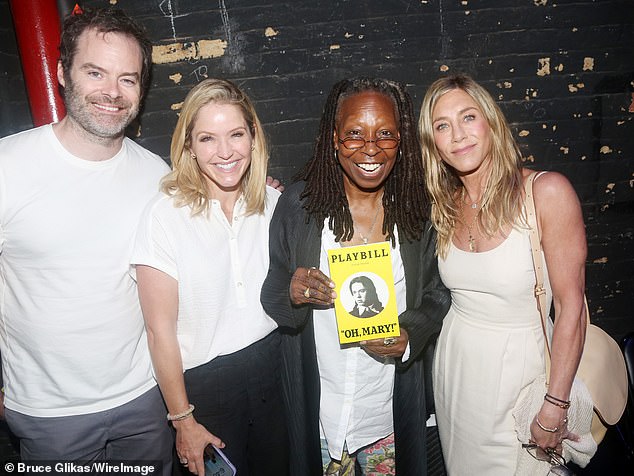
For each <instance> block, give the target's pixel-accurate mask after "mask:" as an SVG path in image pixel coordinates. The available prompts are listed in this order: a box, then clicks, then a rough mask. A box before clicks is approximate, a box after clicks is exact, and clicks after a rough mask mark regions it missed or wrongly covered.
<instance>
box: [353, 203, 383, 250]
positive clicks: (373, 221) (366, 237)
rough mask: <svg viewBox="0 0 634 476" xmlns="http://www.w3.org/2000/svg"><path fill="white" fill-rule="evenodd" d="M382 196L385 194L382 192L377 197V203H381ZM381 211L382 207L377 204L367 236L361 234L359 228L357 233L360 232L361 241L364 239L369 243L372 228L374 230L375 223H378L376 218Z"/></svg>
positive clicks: (364, 241) (365, 243)
mask: <svg viewBox="0 0 634 476" xmlns="http://www.w3.org/2000/svg"><path fill="white" fill-rule="evenodd" d="M382 198H383V194H381V196H380V197H379V198H378V199H377V204H380V203H381V199H382ZM380 211H381V207H380V206H377V207H376V213H375V214H374V218H373V219H372V224H371V225H370V229H369V230H368V233H367V235H366V236H363V234H361V231H359V230H358V229H357V233H358V234H359V237H360V238H361V241H363V244H364V245H367V244H368V240H369V239H370V236H371V235H372V230H374V225H376V219H377V218H378V217H379V212H380Z"/></svg>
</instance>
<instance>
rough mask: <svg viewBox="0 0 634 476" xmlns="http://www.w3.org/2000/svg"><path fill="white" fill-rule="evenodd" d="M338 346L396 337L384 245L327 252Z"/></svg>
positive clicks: (387, 249)
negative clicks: (332, 284) (332, 288)
mask: <svg viewBox="0 0 634 476" xmlns="http://www.w3.org/2000/svg"><path fill="white" fill-rule="evenodd" d="M328 263H329V265H330V277H331V278H332V280H333V281H334V282H335V285H336V287H335V291H336V292H337V298H336V299H335V314H336V316H337V327H338V330H339V342H340V343H342V344H347V343H351V342H360V341H368V340H370V339H378V338H388V341H389V338H391V337H396V336H399V335H400V329H399V325H398V311H397V308H396V295H395V292H394V275H393V273H392V260H391V258H390V244H389V243H388V242H381V243H373V244H369V245H361V246H350V247H343V248H335V249H332V250H328Z"/></svg>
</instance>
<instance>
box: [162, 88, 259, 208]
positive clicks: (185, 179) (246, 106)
mask: <svg viewBox="0 0 634 476" xmlns="http://www.w3.org/2000/svg"><path fill="white" fill-rule="evenodd" d="M212 102H213V103H217V104H231V105H234V106H238V107H239V108H240V110H241V111H242V115H243V116H244V120H245V121H246V123H247V124H248V125H249V130H250V132H251V137H252V138H253V150H252V153H251V165H250V166H249V169H248V170H247V171H246V173H245V175H244V177H242V181H241V188H242V194H243V196H244V200H245V203H246V213H247V215H251V214H254V213H263V212H264V202H265V199H266V170H267V164H268V159H269V152H268V146H267V143H266V139H265V137H264V131H263V130H262V125H261V124H260V119H259V118H258V116H257V114H256V112H255V108H254V107H253V104H252V103H251V100H250V99H249V98H248V96H247V95H246V94H244V93H243V92H242V91H241V90H240V88H238V87H237V86H236V85H235V84H233V83H232V82H231V81H227V80H224V79H211V78H210V79H205V80H204V81H202V82H200V83H199V84H197V85H196V86H195V87H194V88H192V90H191V91H189V93H188V94H187V97H186V98H185V102H184V103H183V107H182V110H181V114H180V117H179V118H178V122H177V123H176V128H175V129H174V134H173V135H172V145H171V148H170V158H171V161H172V171H171V172H170V173H169V174H167V175H166V176H165V177H164V178H163V180H162V181H161V190H162V191H163V192H165V193H167V194H169V195H172V196H173V197H174V201H175V204H176V206H179V207H182V206H190V207H191V209H192V215H197V214H199V213H203V212H207V210H208V209H209V198H210V197H209V192H208V191H207V187H206V185H205V178H204V175H203V173H202V172H201V171H200V168H199V167H198V163H197V162H196V160H195V159H193V158H192V157H191V152H190V147H191V141H192V137H191V134H192V130H193V129H194V124H195V123H196V120H197V118H198V112H199V111H200V109H201V108H202V107H204V106H206V105H207V104H209V103H212Z"/></svg>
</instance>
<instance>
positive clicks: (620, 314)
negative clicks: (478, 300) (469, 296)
mask: <svg viewBox="0 0 634 476" xmlns="http://www.w3.org/2000/svg"><path fill="white" fill-rule="evenodd" d="M7 3H8V2H7V0H0V60H1V61H2V65H1V66H2V76H1V77H0V99H1V101H0V135H2V136H4V135H7V134H9V133H12V132H15V131H18V130H22V129H25V128H28V127H30V125H31V124H30V115H29V112H28V105H27V103H26V99H25V92H24V87H23V85H22V78H21V71H20V67H19V58H18V56H17V49H16V45H15V38H14V36H13V32H12V26H11V19H10V15H9V10H8V6H7ZM81 4H82V5H84V6H107V5H110V4H117V6H118V7H120V8H123V9H124V10H125V11H127V12H128V13H129V14H130V15H133V16H135V17H137V18H138V19H139V20H140V21H141V22H142V23H143V24H144V25H145V26H146V27H147V28H148V31H149V33H150V36H151V39H152V42H153V44H154V45H155V63H156V64H155V67H154V75H153V80H152V88H151V90H150V93H149V94H148V97H147V101H146V104H145V109H144V112H143V114H142V116H141V118H140V125H139V127H138V129H136V130H135V131H133V135H134V136H135V137H136V138H137V140H138V141H139V142H140V143H141V144H142V145H144V146H146V147H147V148H149V149H151V150H153V151H155V152H156V153H158V154H160V155H162V156H163V157H165V158H167V156H168V154H169V141H170V132H171V130H172V128H173V126H174V124H175V122H176V118H177V114H178V110H179V105H180V103H181V101H182V100H183V98H184V96H185V94H186V92H187V91H188V89H189V88H190V87H191V86H192V85H194V84H196V83H197V82H198V81H200V80H201V79H202V78H204V77H208V76H222V77H226V78H230V79H233V80H235V81H237V82H238V83H239V84H240V85H241V86H242V87H243V88H244V89H245V90H246V91H247V92H248V93H249V94H250V95H251V96H252V98H253V99H254V100H255V102H256V104H257V108H258V111H259V114H260V116H261V119H262V120H263V123H264V126H265V129H266V132H267V133H268V136H269V138H270V139H271V142H272V144H273V154H272V160H271V173H272V174H273V175H275V176H276V177H279V178H281V179H284V180H285V181H288V180H289V179H290V178H291V177H292V175H293V174H294V173H295V172H296V171H297V170H298V169H299V167H300V166H301V165H302V164H303V163H304V162H305V161H306V160H307V158H308V157H309V156H310V153H311V150H312V141H313V138H314V136H315V134H316V131H317V127H318V118H319V114H320V112H321V108H322V106H323V101H324V99H325V94H326V93H327V91H328V90H329V88H330V87H331V85H332V84H333V83H334V82H335V81H337V80H338V79H341V78H343V77H347V76H352V75H359V74H367V75H381V76H385V77H389V78H392V79H396V80H400V81H402V82H404V83H406V84H407V85H408V87H409V90H410V92H411V94H412V96H413V97H414V100H415V103H416V105H417V107H418V105H419V104H420V102H421V99H422V96H423V94H424V91H425V88H426V87H427V86H428V85H429V84H430V83H431V82H432V81H433V80H434V79H435V78H437V77H438V76H439V75H441V74H443V73H444V72H457V71H465V72H467V73H469V74H471V75H472V76H474V77H475V78H476V79H478V80H479V81H480V82H481V83H483V84H484V85H485V86H486V87H487V88H488V89H489V90H490V91H491V92H492V93H493V94H494V96H495V97H497V98H498V99H499V101H500V104H501V106H502V107H503V109H504V111H505V112H506V113H507V116H508V118H509V121H510V122H511V124H512V127H513V129H514V131H515V133H516V137H517V138H518V140H519V142H520V145H521V148H522V151H523V153H524V155H525V156H526V162H527V165H529V166H531V167H537V168H544V169H551V170H558V171H560V172H562V173H564V174H565V175H566V176H568V177H569V178H570V180H571V181H572V182H573V184H574V186H575V188H576V189H577V191H578V193H579V196H580V197H581V200H582V203H583V210H584V215H585V218H586V223H587V227H588V243H589V255H588V267H587V273H588V296H589V299H590V305H591V309H592V312H593V319H594V320H595V321H596V322H598V323H599V324H600V325H602V326H603V327H605V328H606V329H607V330H608V331H609V332H611V333H612V334H613V335H615V336H617V337H620V336H621V335H623V334H624V333H625V332H626V331H629V330H634V324H633V323H632V321H631V319H630V317H631V309H630V306H631V305H632V297H633V296H634V279H633V278H632V272H631V270H632V265H633V264H634V223H633V217H634V210H633V208H634V207H633V205H634V191H633V187H634V125H633V121H632V117H633V113H632V112H630V111H631V110H634V106H633V105H632V102H633V97H632V94H633V91H634V2H631V1H629V0H620V1H609V0H599V1H591V0H577V1H569V0H562V1H558V2H556V3H554V2H552V1H549V0H533V1H530V0H479V1H474V0H472V1H462V2H457V1H453V0H451V1H450V0H429V1H404V0H383V1H362V0H357V1H346V0H331V1H324V0H310V1H306V0H296V1H270V0H269V1H264V0H239V1H238V0H219V1H217V2H211V1H208V0H187V1H185V0H180V1H179V0H162V1H161V0H134V1H131V0H130V1H123V0H121V1H118V2H117V1H113V0H92V1H84V2H81Z"/></svg>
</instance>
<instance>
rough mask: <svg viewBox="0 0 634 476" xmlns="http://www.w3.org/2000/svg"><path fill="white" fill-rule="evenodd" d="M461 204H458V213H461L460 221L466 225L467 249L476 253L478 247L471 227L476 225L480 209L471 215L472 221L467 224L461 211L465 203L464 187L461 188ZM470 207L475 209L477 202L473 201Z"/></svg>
mask: <svg viewBox="0 0 634 476" xmlns="http://www.w3.org/2000/svg"><path fill="white" fill-rule="evenodd" d="M461 198H462V199H461V202H462V204H461V206H460V215H462V222H463V223H464V224H465V226H466V227H467V232H468V233H469V251H471V252H472V253H477V251H478V248H477V246H476V240H475V237H474V236H473V229H472V227H476V226H477V223H476V222H477V221H478V215H480V210H478V211H477V212H476V214H475V216H474V217H473V222H472V223H471V224H469V223H468V222H467V220H466V218H465V216H464V212H463V211H462V208H463V205H466V204H467V202H465V200H464V198H465V191H464V188H463V189H462V197H461ZM470 206H471V208H472V209H474V210H475V209H476V208H478V202H473V203H472V204H471V205H470Z"/></svg>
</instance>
